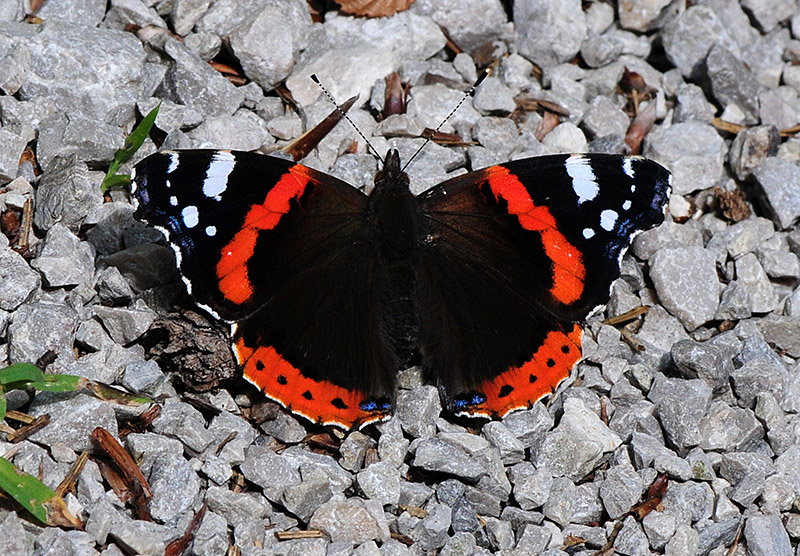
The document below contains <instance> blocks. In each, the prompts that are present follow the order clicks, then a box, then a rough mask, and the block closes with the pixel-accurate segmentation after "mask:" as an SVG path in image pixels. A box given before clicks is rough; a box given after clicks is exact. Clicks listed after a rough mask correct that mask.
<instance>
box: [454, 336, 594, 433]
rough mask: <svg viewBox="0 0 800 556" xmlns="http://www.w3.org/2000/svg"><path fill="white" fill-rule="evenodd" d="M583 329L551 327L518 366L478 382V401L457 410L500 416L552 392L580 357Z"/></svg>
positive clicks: (524, 406) (530, 403)
mask: <svg viewBox="0 0 800 556" xmlns="http://www.w3.org/2000/svg"><path fill="white" fill-rule="evenodd" d="M582 336H583V329H582V328H581V327H580V326H579V325H577V324H576V325H574V326H573V328H572V330H571V331H569V332H565V331H562V330H553V331H551V332H549V333H548V334H547V336H546V337H545V339H544V342H543V343H542V345H541V346H539V349H537V350H536V352H535V353H534V354H533V355H532V356H531V358H530V359H529V360H528V361H526V362H525V363H523V364H522V365H521V366H519V367H511V368H510V369H508V370H507V371H505V372H503V373H500V374H499V375H497V376H496V377H495V378H494V379H492V380H487V381H485V382H484V383H483V384H481V385H480V388H479V391H480V393H481V394H482V395H483V396H485V399H484V400H482V401H481V402H480V403H466V404H465V406H464V407H463V411H461V410H458V409H457V410H456V413H460V414H473V415H486V416H487V417H500V418H502V417H504V416H506V415H507V414H508V413H509V412H511V411H514V410H515V409H527V408H529V407H531V406H532V405H533V404H534V403H536V401H538V400H540V399H541V398H543V397H544V396H547V395H548V394H552V393H553V391H555V389H556V387H557V386H558V385H559V384H560V383H561V381H562V380H564V379H565V378H567V377H568V376H569V374H570V371H571V370H572V367H574V366H575V364H576V363H577V362H578V361H580V358H581V338H582Z"/></svg>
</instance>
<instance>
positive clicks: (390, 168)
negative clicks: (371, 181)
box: [375, 149, 408, 190]
mask: <svg viewBox="0 0 800 556" xmlns="http://www.w3.org/2000/svg"><path fill="white" fill-rule="evenodd" d="M375 188H376V189H398V190H408V174H406V173H405V172H403V170H402V168H401V167H400V153H399V152H397V149H389V152H387V153H386V159H385V160H384V161H383V168H382V169H381V170H379V171H378V173H377V174H375Z"/></svg>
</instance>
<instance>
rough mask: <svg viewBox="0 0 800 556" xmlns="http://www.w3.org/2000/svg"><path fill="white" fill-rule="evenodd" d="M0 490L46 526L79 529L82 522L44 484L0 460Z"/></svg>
mask: <svg viewBox="0 0 800 556" xmlns="http://www.w3.org/2000/svg"><path fill="white" fill-rule="evenodd" d="M0 490H2V491H4V492H5V493H6V494H8V495H9V496H10V497H11V498H13V499H14V500H16V502H17V504H19V505H20V506H22V507H23V508H25V509H26V510H28V512H30V514H31V515H32V516H33V517H35V518H36V519H37V520H38V521H40V522H41V523H43V524H45V525H57V526H60V527H71V528H82V527H83V524H82V523H81V521H80V520H79V519H78V518H76V517H75V516H74V515H72V514H71V513H70V511H69V510H68V509H67V504H66V503H65V502H64V499H63V498H62V497H61V496H59V495H58V494H56V493H55V492H53V491H52V490H50V487H48V486H47V485H46V484H44V483H43V482H42V481H40V480H39V479H37V478H36V477H34V476H33V475H29V474H28V473H25V472H24V471H20V470H19V469H17V468H16V467H15V466H14V464H13V463H11V462H10V461H8V460H7V459H5V458H3V457H0Z"/></svg>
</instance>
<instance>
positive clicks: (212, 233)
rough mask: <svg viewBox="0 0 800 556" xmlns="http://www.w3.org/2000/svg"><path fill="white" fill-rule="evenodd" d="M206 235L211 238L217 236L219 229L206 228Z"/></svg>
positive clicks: (213, 227)
mask: <svg viewBox="0 0 800 556" xmlns="http://www.w3.org/2000/svg"><path fill="white" fill-rule="evenodd" d="M206 235H207V236H209V237H211V236H215V235H217V227H216V226H206Z"/></svg>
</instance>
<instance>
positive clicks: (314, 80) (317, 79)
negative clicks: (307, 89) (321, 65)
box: [309, 73, 319, 85]
mask: <svg viewBox="0 0 800 556" xmlns="http://www.w3.org/2000/svg"><path fill="white" fill-rule="evenodd" d="M309 77H311V81H313V82H314V83H316V84H317V85H319V78H318V77H317V74H316V73H312V74H311V75H310V76H309Z"/></svg>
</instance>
